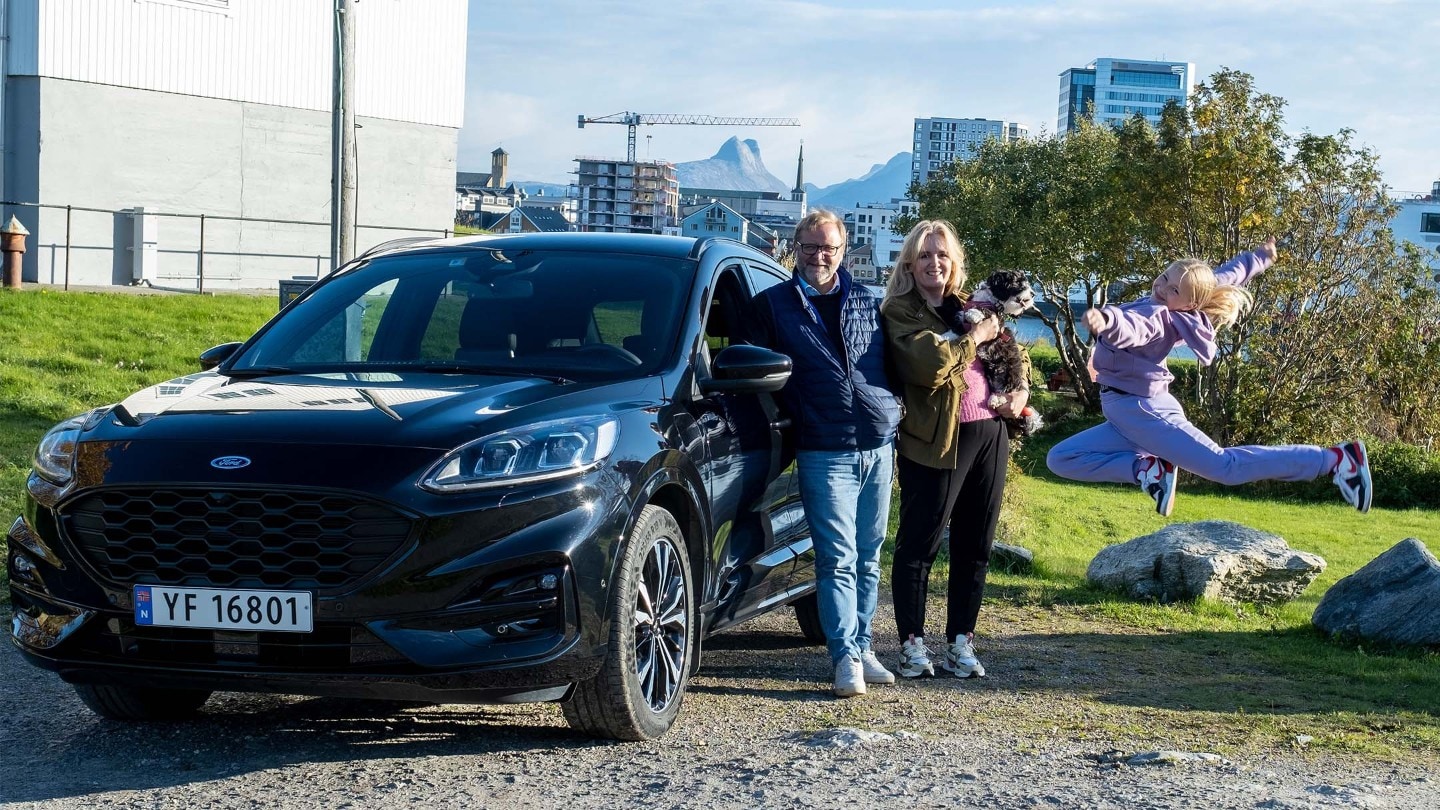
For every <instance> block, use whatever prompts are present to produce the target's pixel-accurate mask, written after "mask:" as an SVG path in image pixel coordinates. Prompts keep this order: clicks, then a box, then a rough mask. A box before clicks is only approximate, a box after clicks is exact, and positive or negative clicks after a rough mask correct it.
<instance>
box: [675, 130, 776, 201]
mask: <svg viewBox="0 0 1440 810" xmlns="http://www.w3.org/2000/svg"><path fill="white" fill-rule="evenodd" d="M675 172H676V174H678V175H679V177H680V185H681V187H684V188H712V189H725V190H729V191H777V192H781V193H784V192H787V191H789V190H790V187H789V186H788V185H786V184H785V182H784V181H782V180H781V179H780V178H778V177H776V176H775V175H773V174H771V173H770V171H769V170H768V169H766V168H765V161H763V160H761V159H760V144H758V143H756V142H755V141H753V140H750V139H746V140H743V141H742V140H740V139H739V138H738V137H731V138H730V139H729V140H727V141H726V142H725V143H723V144H721V145H720V149H719V150H718V151H716V152H715V156H714V157H711V158H707V159H705V160H692V161H689V162H688V163H677V164H675Z"/></svg>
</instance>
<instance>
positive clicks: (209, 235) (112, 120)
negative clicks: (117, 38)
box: [4, 77, 458, 289]
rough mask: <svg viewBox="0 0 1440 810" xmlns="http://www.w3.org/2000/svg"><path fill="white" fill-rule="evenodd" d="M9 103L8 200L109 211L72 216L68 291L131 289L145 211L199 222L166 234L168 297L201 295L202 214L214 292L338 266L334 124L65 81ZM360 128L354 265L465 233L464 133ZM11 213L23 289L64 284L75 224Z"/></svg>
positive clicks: (173, 221)
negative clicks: (460, 157) (334, 254)
mask: <svg viewBox="0 0 1440 810" xmlns="http://www.w3.org/2000/svg"><path fill="white" fill-rule="evenodd" d="M9 91H10V92H9V93H8V96H9V98H8V99H7V102H8V105H9V106H8V110H7V112H8V115H7V117H8V119H9V123H10V127H9V129H10V136H11V142H10V143H9V144H8V145H7V146H8V147H9V152H10V155H9V156H8V157H10V159H11V165H10V166H9V171H8V172H7V173H6V178H5V180H6V182H5V194H4V198H5V199H6V200H11V201H16V202H38V203H44V204H47V205H58V206H65V205H70V206H78V207H83V208H93V209H102V210H101V211H98V212H95V211H84V212H82V211H72V213H71V217H70V229H69V231H70V232H69V243H70V250H69V267H68V271H69V282H70V283H72V284H125V283H129V282H130V281H131V279H132V271H131V255H130V253H131V251H130V250H129V248H130V247H131V233H132V226H131V217H130V215H129V214H128V213H126V212H127V211H128V210H129V209H132V208H135V207H137V206H143V207H144V208H145V209H147V210H153V211H156V212H159V213H162V214H185V215H193V216H190V217H186V218H177V217H170V216H161V217H159V218H158V219H157V220H156V227H157V233H156V235H157V236H158V241H159V245H158V257H157V258H158V273H157V275H156V276H154V277H152V278H151V282H152V283H154V284H156V285H157V286H171V287H181V288H194V287H196V286H198V285H199V273H200V270H201V267H200V259H199V248H200V235H201V234H200V220H199V219H198V215H200V214H205V215H207V218H206V220H205V233H204V240H205V260H204V268H203V270H204V276H205V287H206V289H212V288H213V289H224V288H247V287H274V286H276V282H277V281H278V280H279V279H284V278H289V277H290V276H292V275H314V274H315V273H316V272H317V270H320V271H323V270H324V269H326V268H327V267H328V258H327V257H328V255H329V239H330V232H329V225H328V222H329V220H330V215H329V213H330V212H329V208H330V174H331V165H330V148H331V146H330V115H329V114H328V113H325V112H320V111H314V110H301V109H295V108H287V107H277V106H272V105H265V104H256V103H248V102H238V101H229V100H221V99H212V98H201V97H196V96H186V95H179V94H174V93H162V92H156V91H151V90H137V89H131V88H124V87H114V86H108V85H101V84H89V83H85V82H75V81H67V80H60V79H43V78H42V79H36V78H30V77H11V79H10V87H9ZM358 120H359V124H360V129H359V131H358V132H357V136H356V151H357V153H358V175H359V184H358V185H359V190H358V212H357V222H358V223H359V225H360V229H359V234H358V236H357V239H356V248H357V250H363V249H365V248H367V247H369V246H371V245H373V244H376V243H379V242H383V241H385V240H387V239H390V238H394V237H397V236H402V235H405V233H406V231H400V230H393V231H392V230H380V229H377V228H373V227H367V226H392V227H398V228H403V229H409V231H408V232H409V233H424V232H427V231H428V233H430V234H433V235H436V236H439V235H441V234H442V232H443V231H445V230H447V229H450V228H452V227H453V222H454V196H455V195H454V183H455V153H456V141H457V135H458V131H457V130H456V129H454V128H451V127H445V126H434V125H426V124H414V123H403V122H399V121H393V120H384V119H373V118H360V119H358ZM36 124H38V126H36ZM51 133H54V134H55V135H54V136H53V137H46V136H47V135H50V134H51ZM8 213H15V214H16V215H18V216H19V217H20V219H21V221H22V222H23V223H24V224H25V226H26V227H27V228H29V229H30V231H31V233H32V236H31V238H30V246H31V247H30V252H29V253H27V254H26V257H25V258H26V265H25V279H26V280H27V281H39V282H43V283H57V284H58V283H62V282H63V281H64V280H65V273H66V258H65V243H66V224H65V218H66V212H65V211H64V210H57V209H53V208H47V209H42V210H39V211H37V210H36V209H35V208H28V207H18V206H17V207H14V208H13V209H12V210H11V211H9V212H7V215H8ZM214 217H243V218H248V219H269V220H298V221H302V222H309V223H315V224H308V225H306V224H282V223H257V222H235V221H229V220H222V219H214Z"/></svg>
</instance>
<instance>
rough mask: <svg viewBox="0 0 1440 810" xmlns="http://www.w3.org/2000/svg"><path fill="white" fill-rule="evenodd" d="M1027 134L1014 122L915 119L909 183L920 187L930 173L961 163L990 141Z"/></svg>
mask: <svg viewBox="0 0 1440 810" xmlns="http://www.w3.org/2000/svg"><path fill="white" fill-rule="evenodd" d="M1028 134H1030V128H1029V127H1027V126H1025V125H1024V124H1018V123H1015V122H1014V121H994V120H991V119H988V118H916V119H915V141H914V143H913V144H912V146H913V151H912V152H911V155H912V160H913V162H912V163H911V165H910V180H911V182H914V183H923V182H925V181H926V180H927V179H929V177H930V175H931V174H932V173H933V172H936V171H939V169H940V167H942V166H944V165H945V164H946V163H949V162H951V161H954V160H964V159H965V158H968V157H970V156H971V155H972V154H974V153H975V151H976V150H978V149H979V148H980V144H982V143H984V142H985V141H986V140H988V139H990V138H998V139H1000V140H1002V141H1011V140H1015V139H1017V138H1023V137H1025V136H1026V135H1028Z"/></svg>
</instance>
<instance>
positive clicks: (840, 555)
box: [750, 210, 900, 697]
mask: <svg viewBox="0 0 1440 810" xmlns="http://www.w3.org/2000/svg"><path fill="white" fill-rule="evenodd" d="M845 239H846V232H845V223H844V222H843V221H842V220H841V219H840V217H838V216H837V215H835V214H834V213H833V212H831V211H823V210H822V211H814V212H812V213H811V214H810V215H808V216H806V217H805V218H804V219H803V220H801V221H800V224H799V225H798V226H796V228H795V243H794V244H795V275H794V277H793V278H792V279H791V280H790V282H789V283H786V284H779V285H776V286H774V287H771V288H770V289H768V290H765V291H763V292H761V293H760V294H759V295H757V296H756V299H755V303H756V306H755V310H756V318H755V323H754V324H752V334H751V336H750V337H751V342H752V343H755V344H756V345H760V346H765V347H767V348H770V349H774V350H775V351H778V352H782V353H784V354H787V355H789V356H790V360H791V363H792V364H793V368H792V371H791V375H790V381H789V382H788V383H786V385H785V387H784V388H783V389H781V391H780V398H781V401H782V403H783V404H784V406H785V409H786V412H787V415H788V416H789V417H790V419H791V423H792V425H793V429H794V431H795V444H796V458H795V463H796V467H797V471H798V473H799V477H800V499H801V501H802V502H803V503H804V505H805V514H806V517H807V518H808V519H809V522H810V532H811V537H812V540H813V542H814V544H815V580H816V592H817V593H816V595H817V597H818V599H819V608H820V623H821V625H822V626H823V627H824V629H825V639H826V646H827V647H828V648H829V651H830V659H831V662H832V663H833V664H834V666H835V686H834V689H835V694H836V695H839V696H841V697H852V696H854V695H862V694H864V693H865V689H866V687H865V685H866V684H867V683H894V682H895V675H894V674H893V673H891V672H890V671H889V670H887V669H885V667H884V666H883V665H882V664H881V663H880V661H879V660H878V659H876V657H875V654H874V652H872V651H871V649H870V638H871V620H872V619H873V618H874V615H875V604H876V597H877V595H878V591H879V587H880V547H881V545H882V544H883V543H884V542H885V530H886V524H887V523H888V521H889V517H890V476H891V471H892V465H893V455H892V446H893V443H894V439H895V426H896V424H897V423H899V421H900V405H899V401H898V400H897V399H896V397H895V394H894V393H893V391H894V389H893V387H892V385H891V383H890V379H889V376H888V373H887V367H886V363H885V340H884V336H883V335H882V333H881V319H880V298H879V296H877V295H876V294H875V293H873V292H871V290H870V289H869V288H867V287H866V286H865V285H863V284H857V283H856V282H855V281H854V279H852V278H851V276H850V274H849V273H848V272H846V271H845V269H844V268H843V267H841V261H842V260H843V259H844V258H845Z"/></svg>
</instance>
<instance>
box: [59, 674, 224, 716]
mask: <svg viewBox="0 0 1440 810" xmlns="http://www.w3.org/2000/svg"><path fill="white" fill-rule="evenodd" d="M71 686H73V687H74V688H75V694H77V695H79V696H80V700H81V702H83V703H84V704H85V705H86V706H89V707H90V711H92V712H95V713H96V714H98V715H100V716H101V717H104V718H105V719H107V720H123V721H131V722H133V721H151V720H184V719H186V718H189V717H194V716H195V714H196V713H197V712H199V711H200V707H201V706H204V705H205V701H207V700H209V699H210V694H211V693H210V691H209V690H206V689H160V688H154V687H143V686H107V685H99V684H89V683H77V684H71Z"/></svg>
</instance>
